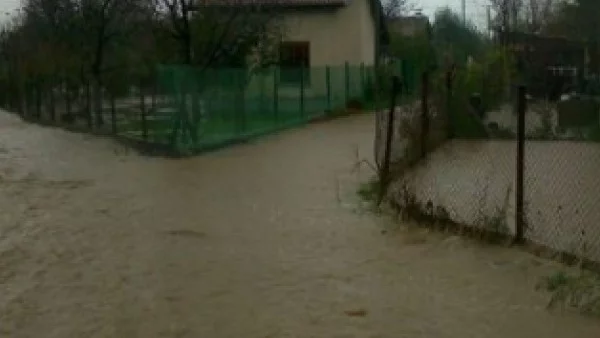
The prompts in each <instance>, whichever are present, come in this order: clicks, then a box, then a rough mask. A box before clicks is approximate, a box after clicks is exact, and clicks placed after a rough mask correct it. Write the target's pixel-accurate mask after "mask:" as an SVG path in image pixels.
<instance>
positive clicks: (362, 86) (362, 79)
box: [360, 62, 367, 101]
mask: <svg viewBox="0 0 600 338" xmlns="http://www.w3.org/2000/svg"><path fill="white" fill-rule="evenodd" d="M360 93H361V95H362V99H363V101H364V100H365V98H366V96H367V92H366V89H365V63H364V62H361V63H360Z"/></svg>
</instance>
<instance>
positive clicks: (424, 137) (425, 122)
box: [421, 71, 429, 158]
mask: <svg viewBox="0 0 600 338" xmlns="http://www.w3.org/2000/svg"><path fill="white" fill-rule="evenodd" d="M428 140H429V72H428V71H424V72H423V74H421V158H424V157H425V156H427V148H428V147H427V143H428Z"/></svg>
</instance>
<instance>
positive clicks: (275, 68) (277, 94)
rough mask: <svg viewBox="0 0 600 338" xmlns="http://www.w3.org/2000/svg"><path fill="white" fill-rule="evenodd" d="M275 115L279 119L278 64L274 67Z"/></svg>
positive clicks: (276, 119) (276, 120)
mask: <svg viewBox="0 0 600 338" xmlns="http://www.w3.org/2000/svg"><path fill="white" fill-rule="evenodd" d="M273 115H275V122H278V121H279V72H278V68H277V66H274V67H273Z"/></svg>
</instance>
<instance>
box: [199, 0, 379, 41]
mask: <svg viewBox="0 0 600 338" xmlns="http://www.w3.org/2000/svg"><path fill="white" fill-rule="evenodd" d="M352 1H358V0H198V1H197V2H196V4H195V6H192V7H201V6H203V5H204V6H215V5H222V6H253V5H256V6H272V7H281V8H294V9H300V10H301V9H310V8H319V7H321V8H322V7H343V6H347V5H349V4H350V3H351V2H352ZM367 1H369V5H370V7H371V14H372V15H373V18H374V20H375V23H376V25H377V26H378V27H377V32H378V39H379V41H380V42H381V43H382V44H383V45H387V44H388V43H389V32H388V29H387V24H386V20H385V17H384V14H383V7H382V5H381V1H380V0H367Z"/></svg>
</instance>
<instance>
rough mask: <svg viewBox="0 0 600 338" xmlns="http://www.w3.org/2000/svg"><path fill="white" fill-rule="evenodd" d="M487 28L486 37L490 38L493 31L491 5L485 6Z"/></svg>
mask: <svg viewBox="0 0 600 338" xmlns="http://www.w3.org/2000/svg"><path fill="white" fill-rule="evenodd" d="M487 30H488V37H490V38H492V37H493V36H494V32H493V31H492V6H489V5H488V6H487Z"/></svg>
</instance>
